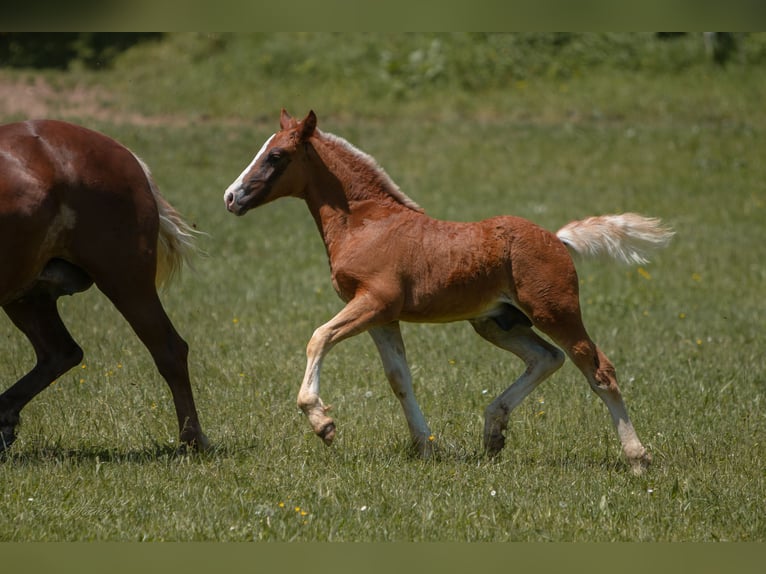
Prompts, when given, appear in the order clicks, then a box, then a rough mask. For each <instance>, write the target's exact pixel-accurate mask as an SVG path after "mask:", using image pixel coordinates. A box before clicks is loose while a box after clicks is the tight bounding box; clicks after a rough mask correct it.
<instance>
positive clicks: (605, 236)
mask: <svg viewBox="0 0 766 574" xmlns="http://www.w3.org/2000/svg"><path fill="white" fill-rule="evenodd" d="M673 235H674V232H673V231H672V230H671V229H669V228H667V227H665V226H663V225H662V223H661V222H660V220H659V219H656V218H652V217H644V216H642V215H638V214H636V213H622V214H620V215H600V216H598V217H589V218H587V219H582V220H579V221H572V222H571V223H567V224H566V225H565V226H564V227H562V228H561V229H559V230H558V231H557V232H556V237H558V238H559V239H560V240H561V241H562V242H563V243H564V245H566V246H567V247H569V248H570V249H571V250H572V251H574V252H575V253H577V254H579V255H584V256H589V257H599V256H609V257H612V258H613V259H616V260H618V261H622V262H623V263H628V264H640V263H646V262H647V261H648V256H649V254H650V253H651V252H653V251H656V250H657V249H661V248H663V247H665V246H666V245H667V244H668V242H669V241H670V239H671V238H672V237H673Z"/></svg>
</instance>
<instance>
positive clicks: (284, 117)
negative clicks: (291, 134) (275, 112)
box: [279, 108, 295, 130]
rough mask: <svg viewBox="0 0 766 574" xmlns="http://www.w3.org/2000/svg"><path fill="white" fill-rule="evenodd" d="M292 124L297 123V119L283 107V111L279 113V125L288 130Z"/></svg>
mask: <svg viewBox="0 0 766 574" xmlns="http://www.w3.org/2000/svg"><path fill="white" fill-rule="evenodd" d="M292 125H295V120H293V118H292V116H291V115H290V114H288V113H287V110H286V109H285V108H282V113H281V114H280V115H279V127H280V128H282V129H283V130H286V129H287V128H289V127H290V126H292Z"/></svg>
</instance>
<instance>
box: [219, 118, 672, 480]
mask: <svg viewBox="0 0 766 574" xmlns="http://www.w3.org/2000/svg"><path fill="white" fill-rule="evenodd" d="M316 123H317V119H316V116H315V114H314V113H313V112H310V113H309V114H308V115H307V116H306V118H305V119H303V120H302V121H296V120H295V119H293V118H291V117H290V115H289V114H288V113H287V112H285V111H284V110H282V114H281V121H280V125H281V130H280V131H279V132H277V133H276V134H274V135H273V136H272V137H271V138H269V139H268V141H266V143H265V144H264V145H263V147H262V148H261V149H260V151H259V152H258V154H257V155H256V156H255V158H254V159H253V161H252V162H251V163H250V165H249V166H248V167H247V168H246V169H245V170H244V172H242V174H241V175H240V176H239V177H238V178H237V179H236V181H234V183H232V184H231V185H230V186H229V188H228V189H227V190H226V192H225V193H224V201H225V204H226V207H227V208H228V210H229V211H230V212H232V213H234V214H236V215H243V214H245V213H246V212H247V211H249V210H250V209H253V208H255V207H258V206H260V205H263V204H265V203H268V202H270V201H273V200H275V199H277V198H280V197H285V196H292V197H298V198H301V199H303V200H305V202H306V203H307V204H308V208H309V211H310V212H311V214H312V216H313V217H314V220H315V221H316V224H317V227H318V228H319V233H320V234H321V236H322V239H323V240H324V243H325V246H326V248H327V254H328V256H329V260H330V269H331V273H332V281H333V286H334V287H335V290H336V291H337V293H338V295H340V297H341V299H343V300H344V301H345V302H346V305H345V307H344V308H343V310H342V311H341V312H340V313H338V314H337V315H336V316H335V317H333V318H332V319H331V320H330V321H329V322H327V323H326V324H324V325H322V326H321V327H319V328H318V329H316V331H315V332H314V334H313V336H312V337H311V340H310V342H309V344H308V349H307V356H308V362H307V366H306V373H305V377H304V379H303V384H302V385H301V388H300V392H299V393H298V405H299V407H300V408H301V409H302V410H303V412H304V413H305V414H306V415H307V416H308V419H309V423H310V424H311V426H312V428H313V430H314V432H315V433H316V434H317V435H319V436H320V437H321V438H322V439H323V440H324V442H325V443H326V444H330V443H331V442H332V440H333V438H334V436H335V425H334V423H333V420H332V419H331V418H330V417H328V416H327V411H328V407H326V406H325V405H324V403H323V402H322V400H321V399H320V397H319V374H320V369H321V365H322V360H323V358H324V357H325V355H326V354H327V352H328V351H329V350H330V349H331V348H332V347H333V346H334V345H335V344H336V343H338V342H339V341H342V340H343V339H346V338H348V337H351V336H353V335H356V334H358V333H361V332H363V331H368V332H369V333H370V335H372V338H373V340H374V341H375V344H376V346H377V348H378V351H379V353H380V356H381V359H382V361H383V367H384V370H385V373H386V376H387V378H388V381H389V383H390V385H391V387H392V389H393V391H394V393H395V394H396V396H397V398H398V399H399V401H400V402H401V405H402V407H403V409H404V414H405V417H406V419H407V423H408V426H409V430H410V434H411V436H412V439H413V441H414V444H415V445H416V447H417V448H418V449H419V452H420V453H421V455H423V456H428V455H429V454H430V453H431V450H432V440H433V437H432V435H431V431H430V429H429V428H428V424H427V423H426V421H425V418H424V417H423V414H422V412H421V410H420V408H419V406H418V403H417V402H416V400H415V397H414V395H413V389H412V377H411V375H410V371H409V367H408V366H407V360H406V357H405V350H404V343H403V342H402V337H401V333H400V328H399V321H416V322H434V323H440V322H447V321H457V320H467V321H469V322H470V323H471V325H472V326H473V328H474V329H475V330H476V332H477V333H478V334H479V335H481V336H482V337H484V338H485V339H487V340H488V341H490V342H492V343H494V344H495V345H497V346H498V347H501V348H503V349H506V350H508V351H511V352H512V353H514V354H516V355H518V356H519V357H520V358H521V359H522V360H523V361H524V363H525V365H526V370H525V372H524V373H523V374H522V375H521V377H519V378H518V380H516V381H515V382H514V383H513V384H512V385H511V386H510V387H508V389H506V390H505V391H504V392H503V393H501V394H500V395H499V396H498V397H497V398H496V399H495V400H494V401H492V403H491V404H490V405H489V406H488V407H487V408H486V411H485V426H484V447H485V450H486V451H487V452H488V453H489V454H496V453H498V452H499V451H500V450H501V449H502V448H503V446H504V443H505V437H504V431H505V430H506V427H507V425H508V419H509V415H510V413H511V411H512V410H513V409H514V408H515V407H516V406H517V405H518V404H519V403H520V402H521V401H522V399H523V398H524V397H525V396H527V395H528V394H529V393H530V392H531V391H532V390H533V389H534V388H535V387H536V386H537V385H539V384H540V383H541V382H542V381H543V380H544V379H545V378H546V377H548V376H549V375H551V374H552V373H553V372H554V371H556V369H558V368H559V367H560V366H561V365H562V363H563V362H564V353H562V352H561V350H559V348H557V347H556V346H554V345H552V344H550V343H549V342H548V341H546V340H545V339H543V338H542V337H540V336H539V335H538V334H537V333H536V332H535V330H534V329H537V330H539V331H541V332H542V333H544V334H545V335H547V336H548V337H550V339H552V340H553V342H554V343H556V345H558V346H559V347H561V348H563V349H564V351H565V353H566V354H567V355H568V356H569V357H570V358H571V359H572V361H573V362H574V363H575V364H576V365H577V367H578V368H579V369H580V370H581V371H582V373H583V374H584V375H585V377H586V379H587V380H588V382H589V383H590V386H591V388H592V389H593V390H594V391H595V392H596V394H597V395H598V396H599V397H600V398H601V399H602V400H603V401H604V403H606V406H607V407H608V409H609V412H610V414H611V416H612V421H613V423H614V426H615V428H616V430H617V434H618V436H619V438H620V441H621V443H622V449H623V452H624V454H625V456H626V457H627V459H628V460H629V461H630V463H631V466H632V468H633V469H634V470H635V471H636V472H641V471H642V470H643V468H644V467H645V466H646V465H647V464H648V463H649V461H650V455H649V453H648V452H647V450H646V449H645V448H644V446H643V445H642V444H641V441H640V440H639V438H638V436H637V435H636V432H635V430H634V429H633V425H632V423H631V421H630V418H629V417H628V412H627V410H626V408H625V404H624V402H623V399H622V396H621V394H620V391H619V388H618V386H617V380H616V378H615V370H614V367H613V366H612V364H611V363H610V362H609V360H608V359H607V358H606V356H605V355H604V354H603V353H602V352H601V350H600V349H599V348H598V347H597V346H596V344H595V343H594V342H593V340H592V339H591V338H590V337H589V336H588V333H587V332H586V330H585V327H584V326H583V323H582V319H581V316H580V304H579V296H578V279H577V274H576V272H575V267H574V264H573V262H572V258H571V256H570V254H569V251H568V250H567V247H569V248H571V249H572V250H574V251H575V252H580V253H585V254H599V253H606V254H609V255H611V256H614V257H615V258H617V259H623V260H625V261H628V262H640V261H644V257H645V254H646V253H647V252H648V251H651V250H652V249H653V248H656V247H660V246H663V245H665V244H666V243H667V242H668V240H669V239H670V237H671V235H672V233H671V232H670V231H669V230H667V229H664V228H662V227H661V226H660V224H659V221H658V220H656V219H649V218H645V217H641V216H638V215H635V214H623V215H613V216H602V217H594V218H590V219H585V220H583V221H575V222H572V223H570V224H568V225H566V226H565V227H564V228H562V229H561V230H560V231H558V233H556V234H554V233H550V232H549V231H546V230H544V229H542V228H540V227H538V226H537V225H535V224H533V223H531V222H529V221H526V220H524V219H521V218H519V217H512V216H501V217H494V218H491V219H487V220H484V221H480V222H478V223H457V222H450V221H440V220H436V219H432V218H430V217H428V216H427V215H425V213H424V212H423V210H422V209H421V208H420V207H418V205H417V204H416V203H415V202H413V201H412V200H411V199H409V198H408V197H407V196H405V195H404V194H403V193H402V192H401V191H400V190H399V188H398V187H397V186H396V184H394V182H393V181H392V180H391V179H390V178H389V177H388V176H387V175H386V173H385V172H384V170H383V169H382V168H380V167H379V166H378V165H377V163H376V162H375V160H374V159H373V158H371V157H370V156H369V155H367V154H365V153H363V152H361V151H360V150H358V149H356V148H355V147H353V146H352V145H351V144H349V143H348V142H347V141H345V140H343V139H342V138H340V137H337V136H334V135H332V134H329V133H323V132H322V131H320V130H319V129H318V128H317V127H316Z"/></svg>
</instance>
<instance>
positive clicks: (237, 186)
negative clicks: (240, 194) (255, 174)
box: [223, 134, 277, 201]
mask: <svg viewBox="0 0 766 574" xmlns="http://www.w3.org/2000/svg"><path fill="white" fill-rule="evenodd" d="M275 135H277V134H272V136H271V137H270V138H269V139H267V140H266V143H264V144H263V145H262V146H261V149H259V150H258V153H257V154H255V157H254V158H253V161H251V162H250V165H248V166H247V167H246V168H245V171H243V172H242V173H240V174H239V177H238V178H237V179H235V180H234V183H232V184H231V185H230V186H229V187H227V188H226V191H224V192H223V197H224V201H225V200H226V197H227V196H228V195H229V194H230V193H231V194H236V193H237V191H239V189H240V188H241V187H242V183H243V181H244V179H245V175H247V173H248V172H249V171H250V170H251V169H252V168H253V166H254V165H255V163H256V162H257V161H258V160H259V159H260V158H261V156H262V155H263V152H265V151H266V148H267V147H268V146H269V144H270V143H271V140H273V139H274V136H275Z"/></svg>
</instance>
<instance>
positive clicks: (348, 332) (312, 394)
mask: <svg viewBox="0 0 766 574" xmlns="http://www.w3.org/2000/svg"><path fill="white" fill-rule="evenodd" d="M379 310H380V305H378V304H376V302H375V300H374V299H373V298H372V297H370V296H362V297H357V298H355V299H353V300H351V301H350V302H349V303H348V304H347V305H346V306H345V307H344V308H343V310H342V311H341V312H340V313H338V314H337V315H335V317H333V318H332V319H331V320H330V321H328V322H327V323H325V324H324V325H322V326H321V327H318V328H317V329H316V330H315V331H314V334H313V335H312V336H311V340H310V341H309V344H308V346H307V348H306V359H307V361H306V373H305V374H304V376H303V383H302V384H301V389H300V391H299V392H298V407H299V408H300V409H301V410H302V411H303V413H304V414H305V415H306V416H307V417H308V419H309V424H310V425H311V428H312V429H313V430H314V432H315V433H316V434H317V436H319V438H321V439H322V440H323V441H324V443H325V444H326V445H328V446H329V445H330V444H331V443H332V441H333V439H334V438H335V423H334V422H333V420H332V418H330V417H329V416H327V411H329V410H330V407H329V406H325V404H324V402H323V401H322V399H321V398H320V397H319V374H320V371H321V369H322V361H323V360H324V358H325V356H326V355H327V353H328V352H329V351H330V349H332V348H333V347H334V346H335V345H336V344H337V343H338V342H340V341H342V340H343V339H347V338H348V337H352V336H354V335H357V334H359V333H361V332H363V331H365V330H367V329H368V328H369V327H371V326H372V325H374V324H375V323H376V321H377V320H379V317H380V311H379Z"/></svg>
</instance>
